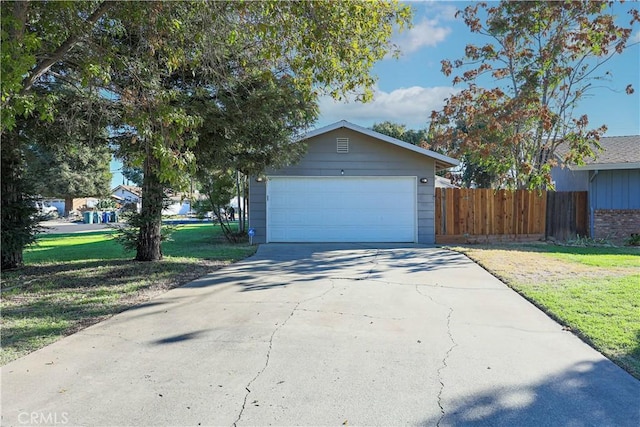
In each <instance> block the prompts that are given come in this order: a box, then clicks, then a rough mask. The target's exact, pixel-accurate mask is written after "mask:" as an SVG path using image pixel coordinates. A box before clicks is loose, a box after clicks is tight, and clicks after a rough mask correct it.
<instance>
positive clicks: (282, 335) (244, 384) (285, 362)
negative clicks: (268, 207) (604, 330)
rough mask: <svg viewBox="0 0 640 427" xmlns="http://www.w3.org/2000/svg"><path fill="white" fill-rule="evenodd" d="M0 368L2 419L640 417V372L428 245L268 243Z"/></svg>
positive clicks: (511, 421) (503, 420)
mask: <svg viewBox="0 0 640 427" xmlns="http://www.w3.org/2000/svg"><path fill="white" fill-rule="evenodd" d="M1 374H2V425H18V426H19V425H43V424H49V425H52V424H56V425H90V426H98V425H105V426H106V425H109V426H114V425H120V426H124V425H145V426H147V425H179V426H187V425H194V426H196V425H224V426H231V425H234V424H235V425H406V424H409V425H430V426H437V425H439V426H460V425H478V426H566V425H570V426H634V427H637V426H638V425H639V424H640V412H639V411H640V409H639V408H640V382H639V381H637V380H636V379H634V378H633V377H631V376H630V375H628V374H627V373H625V372H624V371H622V370H621V369H620V368H618V367H617V366H615V365H614V364H613V363H611V362H610V361H608V360H607V359H605V358H604V357H603V356H602V355H600V354H599V353H598V352H596V351H594V350H593V349H591V348H590V347H589V346H587V345H586V344H584V343H583V342H582V341H580V340H579V339H577V338H576V337H574V336H573V335H572V334H570V333H569V332H566V331H563V330H562V328H561V327H560V326H559V325H558V324H556V323H555V322H553V321H551V320H550V319H549V318H548V317H547V316H545V315H544V314H543V313H542V312H540V311H539V310H538V309H536V308H535V307H534V306H532V305H531V304H529V303H528V302H526V301H525V300H523V299H522V298H521V297H520V296H518V295H517V294H516V293H515V292H513V291H511V290H510V289H508V288H507V287H506V286H505V285H504V284H502V283H501V282H500V281H498V280H497V279H495V278H494V277H492V276H491V275H489V274H488V273H487V272H486V271H484V270H483V269H481V268H480V267H478V266H477V265H476V264H474V263H472V262H471V261H469V260H468V259H467V258H466V257H464V256H462V255H459V254H456V253H453V252H448V251H445V250H440V249H436V248H424V247H401V248H400V247H395V248H394V247H393V246H386V247H383V248H380V247H379V246H374V245H342V246H340V245H275V244H271V245H263V246H261V247H260V249H259V251H258V253H257V255H256V256H254V257H252V258H250V259H248V260H246V261H244V262H241V263H238V264H235V265H232V266H230V267H228V268H225V269H222V270H220V271H217V272H215V273H213V274H211V275H209V276H207V277H204V278H202V279H199V280H197V281H195V282H192V283H190V284H189V285H187V286H185V287H182V288H179V289H175V290H172V291H170V292H167V293H166V294H164V295H162V296H161V297H159V298H156V299H154V300H152V301H150V302H148V303H147V304H144V305H142V306H140V307H137V308H134V309H131V310H128V311H126V312H124V313H122V314H120V315H118V316H115V317H113V318H111V319H110V320H107V321H105V322H103V323H101V324H98V325H95V326H93V327H90V328H87V329H85V330H83V331H81V332H79V333H77V334H75V335H73V336H70V337H68V338H66V339H64V340H61V341H59V342H57V343H55V344H53V345H51V346H49V347H46V348H44V349H42V350H40V351H37V352H35V353H32V354H31V355H29V356H27V357H24V358H22V359H20V360H17V361H15V362H13V363H10V364H8V365H6V366H4V367H3V368H2V370H1Z"/></svg>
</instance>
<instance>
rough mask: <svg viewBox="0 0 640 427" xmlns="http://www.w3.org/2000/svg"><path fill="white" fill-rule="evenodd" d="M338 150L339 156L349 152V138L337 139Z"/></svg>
mask: <svg viewBox="0 0 640 427" xmlns="http://www.w3.org/2000/svg"><path fill="white" fill-rule="evenodd" d="M336 148H337V150H336V151H337V152H338V153H339V154H346V153H348V152H349V138H336Z"/></svg>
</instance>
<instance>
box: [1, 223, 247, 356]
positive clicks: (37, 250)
mask: <svg viewBox="0 0 640 427" xmlns="http://www.w3.org/2000/svg"><path fill="white" fill-rule="evenodd" d="M113 233H114V232H113V231H111V230H108V231H100V232H95V233H93V232H92V233H78V234H57V235H54V234H51V235H45V236H42V237H41V238H40V239H39V243H38V245H37V246H34V247H32V248H29V249H27V250H26V251H25V254H24V258H25V264H26V267H25V268H23V269H21V270H18V271H9V272H3V273H2V282H1V284H2V301H1V302H0V307H1V309H2V337H1V343H2V349H1V351H0V364H2V365H4V364H6V363H8V362H10V361H11V360H14V359H17V358H19V357H21V356H24V355H25V354H27V353H30V352H32V351H34V350H37V349H39V348H41V347H44V346H45V345H48V344H50V343H52V342H54V341H57V340H58V339H60V338H62V337H64V336H66V335H69V334H72V333H74V332H76V331H78V330H80V329H83V328H85V327H87V326H89V325H92V324H94V323H97V322H99V321H101V320H103V319H105V318H107V317H109V316H112V315H113V314H115V313H119V312H121V311H123V310H126V309H127V308H129V307H132V306H134V305H136V304H140V303H142V302H144V301H146V300H148V299H149V298H151V297H153V296H155V295H158V294H160V293H161V292H164V291H166V290H168V289H171V288H174V287H176V286H180V285H182V284H185V283H187V282H189V281H191V280H193V279H196V278H198V277H201V276H203V275H205V274H207V273H209V272H211V271H214V270H217V269H219V268H221V267H222V266H225V265H227V264H229V263H231V262H234V261H237V260H240V259H243V258H246V257H247V256H250V255H252V254H253V253H254V252H255V249H256V247H255V246H249V245H248V244H237V245H231V244H228V243H227V242H226V241H225V240H224V237H223V236H222V233H221V231H220V229H219V227H217V226H213V225H211V224H197V225H183V226H180V227H179V228H178V229H177V230H176V231H175V232H174V233H173V234H172V241H168V242H165V243H163V246H162V247H163V253H164V256H165V258H164V260H162V261H160V262H135V261H132V258H133V257H134V255H135V254H134V253H133V252H124V251H123V249H122V246H120V245H119V244H118V243H117V242H115V241H114V240H113V239H112V234H113Z"/></svg>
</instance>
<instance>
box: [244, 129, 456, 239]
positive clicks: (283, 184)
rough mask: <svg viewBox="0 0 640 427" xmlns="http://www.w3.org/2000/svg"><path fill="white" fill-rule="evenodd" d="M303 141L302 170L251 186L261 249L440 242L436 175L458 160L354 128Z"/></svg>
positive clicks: (252, 218)
mask: <svg viewBox="0 0 640 427" xmlns="http://www.w3.org/2000/svg"><path fill="white" fill-rule="evenodd" d="M299 142H300V143H306V144H307V152H306V154H305V155H304V157H303V158H302V159H301V160H300V161H299V162H298V163H297V164H295V165H292V166H289V167H286V168H283V169H278V170H270V171H267V173H266V174H265V175H264V176H259V177H254V178H252V179H251V180H250V184H249V227H250V228H252V229H253V230H255V235H254V238H253V241H254V242H256V243H265V242H412V243H425V244H433V243H435V230H434V220H435V215H434V209H435V202H434V194H435V192H434V182H435V172H436V170H440V169H446V168H450V167H452V166H456V165H458V161H457V160H455V159H452V158H450V157H447V156H444V155H442V154H438V153H435V152H433V151H430V150H426V149H423V148H420V147H417V146H415V145H411V144H408V143H406V142H403V141H400V140H398V139H395V138H391V137H389V136H386V135H383V134H380V133H378V132H374V131H372V130H370V129H366V128H363V127H360V126H357V125H354V124H353V123H349V122H347V121H340V122H337V123H334V124H332V125H329V126H326V127H323V128H320V129H317V130H315V131H312V132H310V133H308V134H306V135H305V136H304V137H303V138H301V139H300V141H299Z"/></svg>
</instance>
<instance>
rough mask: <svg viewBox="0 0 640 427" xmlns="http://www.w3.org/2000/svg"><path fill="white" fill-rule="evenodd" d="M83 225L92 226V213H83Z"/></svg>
mask: <svg viewBox="0 0 640 427" xmlns="http://www.w3.org/2000/svg"><path fill="white" fill-rule="evenodd" d="M83 216H84V221H83V222H84V223H85V224H93V212H85V213H83Z"/></svg>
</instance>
